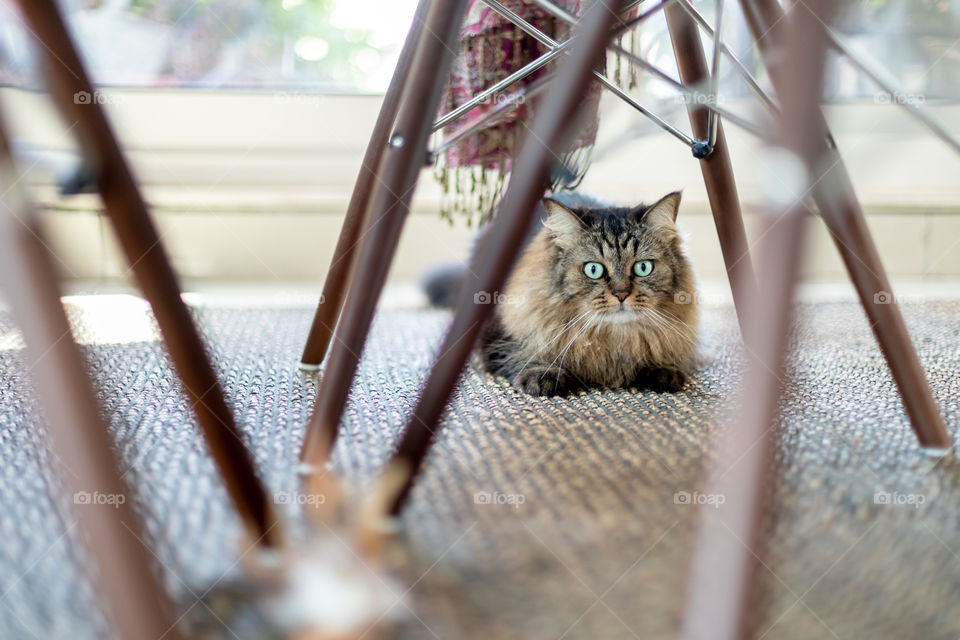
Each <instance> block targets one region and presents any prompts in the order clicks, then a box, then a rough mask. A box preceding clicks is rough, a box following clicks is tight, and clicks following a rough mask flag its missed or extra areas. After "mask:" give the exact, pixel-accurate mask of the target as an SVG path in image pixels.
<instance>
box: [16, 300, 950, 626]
mask: <svg viewBox="0 0 960 640" xmlns="http://www.w3.org/2000/svg"><path fill="white" fill-rule="evenodd" d="M68 310H69V311H70V315H71V319H72V322H73V326H74V329H75V336H76V339H77V340H78V342H80V343H81V344H83V349H84V353H85V355H86V357H87V359H88V361H89V366H90V370H91V373H92V375H93V377H94V379H95V380H96V384H97V385H98V388H99V390H100V397H101V401H102V403H103V405H104V407H105V408H106V410H107V411H108V413H109V416H110V430H111V436H112V439H113V441H114V442H115V443H116V450H117V455H118V456H119V458H120V460H121V461H122V464H123V467H124V470H125V471H128V475H127V476H126V479H127V480H128V481H129V482H130V483H131V484H132V485H133V487H134V488H135V491H136V493H137V505H138V510H139V511H140V513H141V514H142V515H143V517H144V519H145V521H146V524H147V528H148V531H149V537H150V541H151V544H152V546H153V548H154V550H155V552H156V554H157V557H158V559H159V562H160V565H161V570H162V573H163V576H164V582H165V584H166V586H167V588H168V590H169V591H170V592H171V593H172V594H173V595H174V596H175V598H176V601H177V603H178V607H179V609H180V611H179V612H178V613H185V614H186V615H185V617H184V620H185V621H192V622H193V624H194V625H195V626H194V629H195V631H198V632H199V631H201V630H202V631H203V633H204V635H205V637H206V636H209V637H223V638H234V637H239V638H252V637H261V633H262V632H261V631H258V630H257V627H256V620H255V619H254V620H251V619H250V616H249V615H246V614H248V613H249V612H247V611H245V610H244V608H243V607H236V608H235V609H236V610H233V611H230V612H227V613H221V615H220V619H213V618H212V616H211V615H209V614H208V613H207V612H208V611H209V610H208V609H207V608H206V606H199V605H198V604H197V602H198V599H199V597H200V596H202V595H204V593H207V595H206V596H205V600H208V599H210V597H211V594H214V595H215V594H216V593H217V592H218V590H219V589H221V588H222V587H223V586H224V585H228V584H231V583H232V582H233V581H235V580H236V579H237V578H238V577H239V567H238V558H239V555H240V553H241V552H242V550H241V549H239V548H238V545H237V544H236V541H237V539H238V528H239V525H238V521H237V519H236V517H235V516H234V515H233V513H232V512H231V510H230V508H229V505H228V503H227V500H226V495H225V492H224V490H223V488H222V486H221V484H220V482H219V480H218V478H217V476H216V474H215V472H214V469H213V465H212V462H211V460H210V458H209V457H208V455H207V454H206V452H205V449H204V446H203V444H202V442H201V441H200V439H199V437H198V435H197V431H196V428H195V425H194V423H193V419H192V417H191V415H190V413H189V411H188V408H187V406H186V403H185V402H184V400H183V397H182V395H181V393H180V390H179V387H178V383H177V382H176V381H175V379H174V378H173V376H172V375H171V373H170V367H169V364H168V362H167V360H166V356H165V355H164V352H163V350H162V347H161V345H160V343H159V341H158V340H157V338H156V333H155V330H154V328H153V325H152V321H150V320H149V314H148V313H147V312H146V310H145V308H144V306H143V304H142V303H141V302H140V301H138V300H136V299H133V298H122V299H119V298H114V299H109V300H107V299H97V298H89V299H87V300H86V301H84V299H82V298H81V299H75V301H74V302H72V303H71V304H69V305H68ZM798 312H799V318H798V322H797V326H796V328H795V332H794V336H793V340H792V342H791V345H792V355H791V358H790V364H789V376H788V380H787V389H786V393H785V395H784V399H783V403H782V412H783V415H782V424H781V425H780V428H779V430H778V434H779V435H778V438H777V442H776V455H775V460H774V464H773V466H772V468H771V469H770V470H769V474H768V480H767V485H766V489H767V490H768V495H769V498H770V500H771V502H772V504H773V505H774V508H773V510H772V511H771V512H770V513H769V514H768V517H767V518H766V523H765V530H766V536H765V538H766V543H765V545H764V547H763V548H762V549H756V551H757V553H758V555H759V556H760V558H761V560H762V565H761V568H760V569H759V572H758V574H757V578H758V580H759V586H760V588H759V590H758V592H759V593H758V597H757V599H756V601H755V602H754V603H753V610H754V612H755V615H756V616H757V617H758V619H759V620H760V622H759V625H758V626H759V629H760V632H759V633H758V636H759V637H763V638H770V639H791V640H793V639H798V640H799V639H805V638H811V639H812V638H842V639H860V638H867V637H869V638H897V639H901V638H930V639H938V638H943V639H947V638H950V639H954V640H955V639H956V638H957V637H958V636H960V464H958V463H957V461H956V460H955V459H954V458H952V457H949V458H945V459H942V460H939V461H938V460H934V459H930V458H928V457H926V456H924V455H923V454H922V453H921V452H920V450H919V449H918V447H917V445H916V442H915V439H914V436H913V434H912V432H911V430H910V427H909V424H908V421H907V419H906V417H905V414H904V411H903V407H902V405H901V402H900V399H899V397H898V395H897V392H896V389H895V387H894V385H893V383H892V381H891V378H890V376H889V373H888V371H887V369H886V367H885V364H884V361H883V358H882V357H881V355H880V353H879V351H878V349H877V348H876V346H875V343H874V342H873V338H872V334H871V333H870V330H869V325H868V323H867V321H866V318H865V316H864V315H863V312H862V311H861V309H860V308H859V306H857V305H855V304H852V303H834V304H819V305H815V306H801V307H799V308H798ZM194 313H195V317H196V319H197V322H198V323H199V325H200V326H201V328H202V331H203V333H204V335H205V337H206V340H207V341H208V344H209V346H210V351H211V354H212V355H213V357H214V358H215V361H216V366H217V367H218V371H219V374H220V377H221V380H222V382H223V385H224V387H225V389H226V393H227V394H228V396H229V402H230V406H231V407H232V408H233V410H234V412H235V414H236V415H237V417H238V420H239V422H240V424H241V426H242V428H243V430H244V434H245V437H246V439H247V442H248V443H249V446H250V447H251V449H252V450H253V453H254V456H255V459H256V464H257V466H258V469H259V470H260V473H261V474H262V477H263V479H264V481H265V482H266V483H267V484H268V485H269V488H270V491H272V492H284V491H292V490H294V489H295V488H296V487H297V484H298V482H297V478H296V475H295V471H294V468H295V464H296V457H297V454H298V452H299V449H300V443H301V440H302V437H303V425H304V423H305V422H306V420H307V418H308V416H309V413H310V409H311V407H312V402H313V396H314V393H315V389H316V383H317V379H316V376H312V375H308V374H304V373H301V372H299V371H298V370H297V368H296V362H297V360H298V358H299V353H300V348H301V346H302V342H303V340H304V337H305V335H306V331H307V328H308V326H309V322H310V318H311V313H312V310H311V309H310V308H308V307H306V306H289V305H288V306H257V307H253V306H251V307H247V308H223V307H205V306H196V307H194ZM904 314H905V316H906V319H907V323H908V326H909V328H910V331H911V333H912V335H913V336H914V340H915V343H916V346H917V349H918V351H919V353H920V357H921V360H922V362H923V365H924V367H925V369H926V371H927V373H928V375H929V378H930V381H931V384H932V386H933V389H934V393H935V395H936V398H937V401H938V402H939V404H940V407H941V409H942V410H943V412H944V414H945V415H946V418H947V422H948V425H949V426H950V429H951V430H952V432H953V435H954V437H956V436H957V426H958V424H960V408H958V401H960V373H958V372H960V323H958V319H960V303H958V302H945V301H939V302H926V303H907V304H905V305H904ZM449 319H450V316H449V314H447V313H445V312H441V311H428V310H424V309H417V308H399V309H396V308H394V309H383V310H381V312H380V313H379V315H378V317H377V319H376V323H375V326H374V329H373V332H372V334H371V336H370V338H369V341H368V343H367V346H366V350H365V352H364V359H363V361H362V364H361V367H360V372H359V376H358V378H357V381H356V384H355V386H354V388H353V391H352V394H351V397H350V402H349V406H348V408H347V411H346V417H345V420H344V423H343V425H342V432H341V437H340V440H339V444H338V447H337V449H336V452H335V467H336V470H337V472H338V473H339V474H340V475H342V476H343V477H345V478H347V479H349V480H350V481H352V482H355V483H357V484H362V483H363V482H365V481H368V480H369V479H370V478H372V477H373V476H374V474H375V473H376V472H377V471H378V470H379V469H380V467H381V466H382V464H383V463H384V462H385V460H386V459H387V456H388V455H389V453H390V451H391V448H392V447H393V446H394V445H395V443H396V440H397V437H398V435H399V431H400V430H401V429H402V427H403V425H404V420H405V417H406V416H407V415H408V413H409V412H410V411H411V409H412V407H413V404H414V403H415V401H416V398H417V394H418V391H419V388H420V386H421V384H422V382H423V379H424V377H425V376H426V374H427V371H428V369H429V366H430V363H431V361H432V358H433V354H434V353H435V350H436V349H437V346H438V343H439V341H440V339H441V337H442V334H443V331H444V329H445V327H446V325H447V323H448V322H449ZM737 337H738V336H737V331H736V324H735V322H734V318H733V314H732V312H731V310H730V308H728V307H724V306H711V307H706V308H705V309H704V312H703V322H702V339H701V342H702V345H703V349H702V350H703V352H704V358H703V363H702V364H701V366H700V368H699V370H698V371H697V373H696V375H695V377H694V379H693V382H692V384H691V385H690V386H689V387H688V388H687V390H685V391H684V392H682V393H678V394H658V393H652V392H636V391H618V392H588V393H583V394H580V395H577V396H574V397H572V398H565V399H557V398H553V399H541V398H531V397H527V396H524V395H521V394H520V393H518V392H516V391H515V390H513V389H512V388H511V387H510V386H509V385H508V384H506V382H505V381H503V380H499V379H495V378H491V377H489V376H488V375H486V374H484V373H482V372H479V371H478V370H477V369H476V367H475V366H471V368H470V370H469V371H468V373H467V375H466V376H465V378H464V380H463V384H462V385H461V386H460V388H459V390H458V391H457V394H456V396H455V398H454V399H453V401H452V403H451V405H450V407H449V410H448V412H447V414H446V417H445V420H444V430H443V432H442V435H441V437H440V441H439V442H438V443H437V446H435V447H434V449H433V451H432V453H431V456H430V458H429V460H428V463H427V465H426V468H425V472H424V473H423V475H422V477H421V478H420V480H419V483H418V485H417V487H416V489H415V490H414V492H413V495H412V501H411V503H410V505H409V509H408V510H407V512H406V513H405V515H404V518H403V522H404V525H405V532H404V537H403V539H402V547H403V548H404V549H405V551H406V555H407V557H406V560H405V561H404V563H403V564H402V567H401V569H400V570H399V572H398V575H397V580H398V584H399V585H401V586H402V590H401V591H406V590H407V589H409V592H408V593H407V594H406V595H405V598H404V604H398V605H397V606H396V607H395V612H394V613H396V614H397V615H398V617H399V621H398V622H397V623H396V625H395V626H394V627H393V630H392V635H393V636H395V637H400V638H434V637H436V638H454V639H455V638H545V639H551V640H556V639H558V638H631V637H636V638H643V639H647V638H673V637H677V634H678V628H679V622H680V619H681V615H682V612H683V604H684V599H685V589H686V578H687V573H688V569H689V563H690V552H691V548H692V545H693V542H694V533H695V524H696V514H697V510H696V508H695V507H694V506H692V505H691V504H690V503H691V502H695V501H696V500H697V496H698V495H699V494H698V493H697V492H699V491H702V490H703V487H701V486H700V484H699V483H700V477H701V473H702V470H703V467H704V464H705V463H706V462H707V460H708V459H709V456H710V454H711V448H710V447H711V437H712V436H714V435H715V434H716V433H717V432H718V431H719V430H723V429H726V428H730V427H735V426H736V415H735V413H728V412H726V410H727V409H729V406H728V405H729V401H730V399H731V397H732V396H733V391H734V390H735V389H736V386H737V384H738V382H739V380H740V368H741V359H740V356H739V347H738V342H737ZM22 347H23V345H22V341H21V338H20V336H19V334H18V332H17V331H16V330H15V328H14V327H13V324H12V321H11V319H10V316H9V314H0V380H2V384H0V603H2V605H3V606H2V607H0V638H33V637H36V638H44V639H50V638H53V639H56V638H81V639H82V638H101V637H105V635H106V623H105V621H104V618H103V616H102V615H101V614H99V613H97V611H98V608H97V605H96V600H95V598H94V596H93V590H92V587H91V584H90V582H89V579H88V578H87V577H86V575H87V570H86V566H85V560H84V558H83V554H82V553H80V552H79V550H78V549H79V544H80V541H79V540H78V532H77V530H76V528H75V525H74V524H73V519H72V517H71V516H70V511H69V507H70V506H71V505H70V500H69V498H68V497H65V496H63V495H62V494H61V492H60V490H59V489H58V486H59V481H58V479H57V469H58V467H57V464H56V461H55V459H53V457H52V455H51V454H50V453H49V451H48V448H47V446H46V444H45V438H44V435H43V433H44V431H43V429H44V428H43V423H42V420H41V419H40V418H39V412H38V406H37V403H36V401H35V400H34V394H33V392H32V390H31V386H30V384H31V383H30V381H29V379H28V377H27V374H26V371H27V369H28V363H26V362H25V354H24V353H23V350H22ZM717 415H720V416H724V415H725V416H728V417H726V418H723V419H718V418H716V417H715V416H717ZM761 634H762V635H761Z"/></svg>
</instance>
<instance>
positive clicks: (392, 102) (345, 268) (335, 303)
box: [300, 0, 431, 371]
mask: <svg viewBox="0 0 960 640" xmlns="http://www.w3.org/2000/svg"><path fill="white" fill-rule="evenodd" d="M430 2H431V0H420V3H419V4H418V5H417V11H416V13H415V14H414V18H413V24H412V25H411V27H410V32H409V33H408V34H407V39H406V41H405V42H404V44H403V50H402V51H401V52H400V58H399V60H398V61H397V67H396V70H395V71H394V72H393V78H392V79H391V80H390V86H389V87H388V88H387V93H386V95H384V97H383V103H382V104H381V105H380V115H378V116H377V122H376V124H375V125H374V127H373V133H371V134H370V141H369V142H368V143H367V150H366V153H364V156H363V162H362V163H361V165H360V172H359V174H358V175H357V181H356V183H354V186H353V194H352V195H351V196H350V204H349V205H348V206H347V214H346V217H345V218H344V220H343V226H342V227H341V229H340V237H339V239H338V240H337V246H336V249H334V251H333V258H332V259H331V260H330V267H329V269H328V270H327V276H326V278H325V279H324V282H323V293H322V294H321V296H320V302H319V304H317V311H316V313H315V314H314V317H313V324H311V326H310V333H309V334H308V335H307V342H306V344H305V345H304V347H303V355H302V356H301V357H300V368H301V369H304V370H306V371H316V370H318V369H319V368H320V363H321V362H322V361H323V358H324V356H326V355H327V349H328V348H329V346H330V339H331V338H332V337H333V331H334V328H335V327H336V324H337V319H338V318H339V317H340V312H341V311H342V309H343V300H344V298H345V297H346V294H347V289H348V288H349V286H350V279H351V275H352V273H353V269H354V263H355V261H356V255H357V251H356V248H357V245H358V244H359V241H360V232H361V230H362V229H363V226H364V219H365V218H366V213H367V209H368V205H369V204H370V194H371V193H373V192H374V191H375V190H376V189H378V188H379V185H378V184H377V174H376V171H377V168H378V167H379V166H380V159H381V157H382V156H383V150H384V149H385V148H386V146H387V137H388V136H389V135H390V131H391V129H392V128H393V123H394V120H395V119H396V117H397V110H398V108H399V106H400V94H401V93H402V91H403V84H404V82H405V81H406V79H407V76H408V75H409V73H410V67H411V61H412V59H413V52H414V50H415V49H416V44H417V42H418V40H419V38H420V33H421V32H422V26H423V21H424V19H425V18H426V14H427V9H428V8H429V5H430Z"/></svg>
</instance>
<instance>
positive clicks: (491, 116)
mask: <svg viewBox="0 0 960 640" xmlns="http://www.w3.org/2000/svg"><path fill="white" fill-rule="evenodd" d="M552 78H553V74H552V73H551V74H550V75H548V76H546V77H544V78H540V79H539V80H537V81H536V82H534V83H533V84H531V85H530V86H529V87H527V88H526V89H523V90H521V91H518V92H517V94H516V100H513V101H511V102H504V103H501V104H498V105H497V106H496V107H495V108H494V109H493V110H491V111H489V112H487V113H485V114H483V115H482V116H480V118H479V119H477V120H476V121H475V122H473V123H471V124H470V125H468V126H466V127H464V128H463V129H460V130H458V131H455V132H454V133H453V134H452V135H451V136H450V137H448V138H444V140H443V141H442V142H441V143H440V144H439V145H437V147H436V148H434V149H432V150H431V152H430V154H431V156H435V155H436V154H438V153H442V152H443V151H446V150H447V149H449V148H450V147H452V146H453V145H455V144H456V143H458V142H460V141H461V140H463V139H464V138H466V137H467V136H469V135H470V134H472V133H475V132H476V131H477V130H478V129H480V128H481V127H482V126H483V125H485V124H488V123H490V122H492V121H495V120H498V119H499V118H502V117H504V116H506V115H507V114H508V113H510V112H511V111H513V110H514V109H516V108H517V105H519V104H522V102H526V101H527V100H529V99H530V98H533V97H534V96H536V95H538V94H540V93H542V92H543V90H544V89H546V88H547V85H548V84H549V82H550V80H551V79H552ZM520 98H522V99H523V100H522V101H521V100H520Z"/></svg>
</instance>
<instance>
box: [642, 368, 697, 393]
mask: <svg viewBox="0 0 960 640" xmlns="http://www.w3.org/2000/svg"><path fill="white" fill-rule="evenodd" d="M686 384H687V374H685V373H684V372H683V371H680V370H679V369H666V368H662V369H645V370H643V371H641V372H640V375H638V376H637V377H636V378H635V379H634V381H633V385H632V386H635V387H637V388H638V389H650V390H651V391H680V390H681V389H683V387H684V386H685V385H686Z"/></svg>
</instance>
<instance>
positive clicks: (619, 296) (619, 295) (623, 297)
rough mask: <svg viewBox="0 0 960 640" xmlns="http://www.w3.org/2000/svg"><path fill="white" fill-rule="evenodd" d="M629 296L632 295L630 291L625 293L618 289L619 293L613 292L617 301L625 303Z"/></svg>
mask: <svg viewBox="0 0 960 640" xmlns="http://www.w3.org/2000/svg"><path fill="white" fill-rule="evenodd" d="M629 295H630V292H629V291H624V290H620V289H618V290H617V291H614V292H613V297H614V298H616V299H617V300H619V301H620V302H623V301H624V300H626V299H627V296H629Z"/></svg>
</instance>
